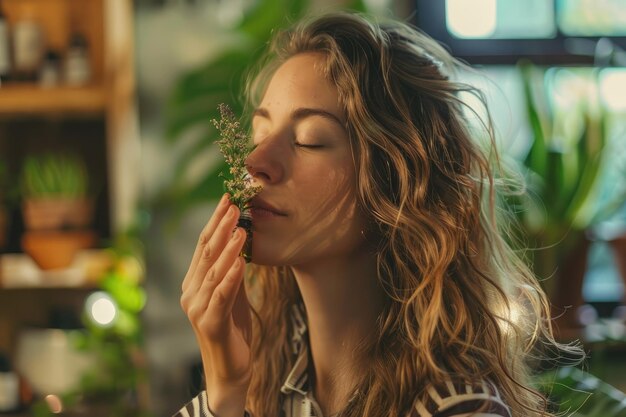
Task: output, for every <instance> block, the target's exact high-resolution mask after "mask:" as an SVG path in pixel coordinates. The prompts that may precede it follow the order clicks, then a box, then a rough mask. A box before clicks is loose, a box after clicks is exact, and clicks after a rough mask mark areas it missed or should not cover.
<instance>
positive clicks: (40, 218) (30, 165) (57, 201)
mask: <svg viewBox="0 0 626 417" xmlns="http://www.w3.org/2000/svg"><path fill="white" fill-rule="evenodd" d="M88 186H89V176H88V173H87V168H86V167H85V163H84V162H83V160H82V159H81V158H80V157H79V156H78V155H75V154H72V153H60V152H59V153H43V154H39V155H30V156H28V157H26V159H25V160H24V164H23V166H22V172H21V176H20V189H21V192H20V194H21V197H22V203H23V213H24V220H25V223H26V226H27V228H29V229H59V228H72V227H84V226H87V225H88V224H89V222H90V221H91V207H90V201H89V195H88V192H89V189H88Z"/></svg>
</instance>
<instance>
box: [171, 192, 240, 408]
mask: <svg viewBox="0 0 626 417" xmlns="http://www.w3.org/2000/svg"><path fill="white" fill-rule="evenodd" d="M238 219H239V209H238V208H237V207H236V206H235V205H233V204H231V203H230V201H229V200H228V195H224V196H223V197H222V199H221V201H220V203H219V205H218V206H217V208H216V209H215V212H214V213H213V215H212V216H211V219H210V220H209V222H208V223H207V225H206V226H205V227H204V229H203V230H202V233H201V234H200V238H199V240H198V245H197V247H196V250H195V252H194V254H193V258H192V260H191V265H190V266H189V270H188V271H187V275H186V276H185V279H184V281H183V286H182V287H183V293H182V296H181V298H180V303H181V306H182V308H183V310H184V311H185V313H186V314H187V317H188V318H189V321H190V322H191V325H192V327H193V330H194V333H195V335H196V339H197V341H198V345H199V346H200V352H201V355H202V362H203V365H204V374H205V380H206V386H207V395H208V401H209V408H210V409H211V411H212V412H213V413H215V414H216V415H217V416H219V417H227V416H230V415H233V416H237V417H241V416H242V415H243V411H244V407H245V399H246V393H247V390H248V386H249V385H250V377H251V357H250V356H251V354H250V341H251V334H252V325H251V314H250V305H249V304H248V298H247V296H246V292H245V288H244V285H243V274H244V269H245V262H244V259H243V258H242V257H241V256H239V254H240V253H241V250H242V248H243V245H244V243H245V240H246V232H245V230H243V229H242V228H237V229H236V230H235V231H234V232H233V230H234V229H235V227H236V225H237V220H238Z"/></svg>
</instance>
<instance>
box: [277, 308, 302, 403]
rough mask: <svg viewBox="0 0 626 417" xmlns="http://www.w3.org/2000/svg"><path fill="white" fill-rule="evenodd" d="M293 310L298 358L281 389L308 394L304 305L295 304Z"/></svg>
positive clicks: (294, 348) (294, 351)
mask: <svg viewBox="0 0 626 417" xmlns="http://www.w3.org/2000/svg"><path fill="white" fill-rule="evenodd" d="M291 311H292V312H291V325H292V329H293V333H292V336H291V346H292V349H293V353H294V355H297V356H298V358H297V359H296V362H295V363H294V365H293V367H292V368H291V371H290V372H289V375H287V378H286V379H285V382H284V383H283V386H282V387H281V389H280V391H281V392H282V393H283V394H290V393H291V392H293V391H296V392H298V393H300V394H302V395H306V394H307V387H308V382H309V378H308V372H307V370H308V367H309V344H308V341H307V339H306V333H307V330H308V328H307V323H306V320H305V318H304V317H305V313H304V306H303V305H301V304H294V305H293V306H292V310H291Z"/></svg>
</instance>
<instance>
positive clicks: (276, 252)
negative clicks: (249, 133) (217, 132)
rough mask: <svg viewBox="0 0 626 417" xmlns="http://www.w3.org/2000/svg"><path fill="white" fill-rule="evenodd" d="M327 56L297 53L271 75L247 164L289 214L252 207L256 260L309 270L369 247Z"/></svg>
mask: <svg viewBox="0 0 626 417" xmlns="http://www.w3.org/2000/svg"><path fill="white" fill-rule="evenodd" d="M324 60H325V58H324V56H323V55H322V54H319V53H302V54H298V55H296V56H294V57H292V58H290V59H289V60H287V61H286V62H285V63H284V64H283V65H281V66H280V67H279V68H278V70H277V71H276V73H275V74H274V76H273V77H272V79H271V81H270V83H269V85H268V88H267V90H266V92H265V96H264V97H263V100H262V102H261V104H260V106H259V107H258V108H257V109H256V110H255V112H254V116H253V120H252V127H253V139H254V144H255V145H256V149H255V150H254V151H253V152H252V153H251V154H250V156H249V157H248V159H247V165H248V170H249V171H250V173H251V174H252V176H253V177H254V180H255V182H256V183H259V184H261V185H263V190H262V191H261V193H260V194H259V196H258V197H259V198H260V199H261V200H263V201H264V202H265V203H267V204H269V205H271V206H272V207H273V208H275V209H276V210H278V211H280V212H282V213H284V215H274V214H270V213H268V212H267V211H265V210H262V209H257V208H254V207H256V206H258V205H263V203H261V202H259V201H258V200H257V199H255V200H253V201H252V204H251V205H252V207H253V209H252V217H253V244H252V260H253V262H255V263H257V264H261V265H292V266H297V265H305V264H307V263H312V262H321V261H324V260H332V258H345V257H349V256H351V255H356V254H357V253H359V252H360V251H362V250H363V249H364V243H365V241H364V237H363V236H362V234H361V230H364V226H365V217H364V215H363V214H362V213H361V212H360V211H359V209H358V207H357V198H356V183H355V167H354V164H353V159H352V153H351V149H350V144H349V141H348V135H347V132H346V130H345V127H344V126H345V124H346V120H345V118H346V116H345V114H344V113H343V111H342V109H341V107H340V105H339V99H338V93H337V88H336V87H335V86H334V85H333V84H332V83H330V82H329V81H328V80H327V79H326V78H325V77H324V75H323V70H322V68H323V66H324Z"/></svg>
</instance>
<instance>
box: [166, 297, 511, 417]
mask: <svg viewBox="0 0 626 417" xmlns="http://www.w3.org/2000/svg"><path fill="white" fill-rule="evenodd" d="M292 323H293V326H294V330H295V331H294V332H293V337H292V341H291V342H292V348H293V352H294V355H297V359H296V362H295V364H294V366H293V368H292V369H291V371H290V372H289V375H288V376H287V378H286V379H285V382H284V383H283V385H282V387H281V389H280V391H281V393H282V394H284V395H283V398H284V401H283V404H282V410H283V412H282V413H281V416H280V417H324V415H323V414H322V410H321V408H320V406H319V404H318V403H317V401H316V400H315V398H314V397H313V395H312V394H311V390H310V387H309V378H308V372H307V371H308V366H309V364H308V360H309V346H308V343H307V338H306V337H305V334H306V331H307V325H306V321H305V320H304V319H303V314H302V312H301V311H300V307H294V309H293V314H292ZM427 394H428V395H427V398H426V400H421V399H420V400H417V401H416V402H415V405H414V408H413V410H412V412H411V414H410V415H409V416H407V417H470V416H471V417H511V412H510V410H509V408H508V407H507V406H506V404H504V402H503V401H502V399H501V398H500V394H499V393H498V390H497V389H496V387H495V386H493V385H492V384H488V383H486V382H484V383H482V384H476V385H455V384H453V383H451V382H446V383H445V385H444V386H442V387H437V388H434V387H432V386H431V387H429V388H428V390H427ZM353 398H354V396H353ZM477 410H481V411H477ZM249 416H250V414H249V413H247V412H246V413H245V415H244V417H249ZM174 417H216V416H214V415H213V413H211V411H210V410H209V407H208V403H207V394H206V391H202V392H201V393H200V394H199V395H198V396H197V397H195V398H194V399H193V400H192V401H190V402H189V403H187V405H185V406H184V407H183V408H182V409H180V410H179V411H178V412H177V413H176V414H175V415H174ZM277 417H278V416H277ZM331 417H332V416H331Z"/></svg>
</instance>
